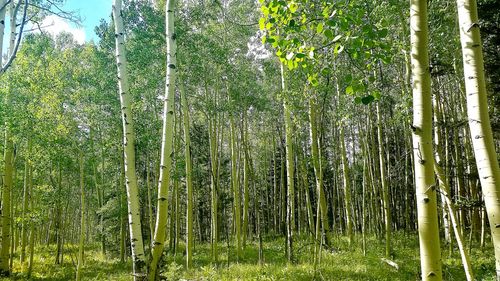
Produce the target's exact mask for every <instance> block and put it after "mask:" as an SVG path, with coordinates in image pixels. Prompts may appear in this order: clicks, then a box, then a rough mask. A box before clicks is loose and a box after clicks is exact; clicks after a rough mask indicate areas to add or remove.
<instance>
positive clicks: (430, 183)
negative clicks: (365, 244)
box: [410, 0, 442, 281]
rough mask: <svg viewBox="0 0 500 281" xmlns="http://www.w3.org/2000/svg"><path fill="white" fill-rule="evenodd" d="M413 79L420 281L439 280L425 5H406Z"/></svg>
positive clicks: (419, 0)
mask: <svg viewBox="0 0 500 281" xmlns="http://www.w3.org/2000/svg"><path fill="white" fill-rule="evenodd" d="M410 38H411V64H412V78H413V125H412V130H413V154H414V159H415V184H416V195H417V213H418V233H419V241H420V264H421V273H422V276H421V277H422V280H424V281H431V280H442V269H441V248H440V243H439V229H438V216H437V202H436V197H437V196H436V183H435V179H434V170H433V169H434V167H433V166H434V165H433V164H434V157H433V155H432V100H431V76H430V70H429V54H428V45H429V43H428V26H427V1H426V0H411V1H410Z"/></svg>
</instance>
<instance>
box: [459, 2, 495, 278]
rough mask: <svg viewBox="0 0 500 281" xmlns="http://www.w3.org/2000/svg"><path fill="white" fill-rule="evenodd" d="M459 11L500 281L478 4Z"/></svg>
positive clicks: (481, 174) (473, 123) (476, 152)
mask: <svg viewBox="0 0 500 281" xmlns="http://www.w3.org/2000/svg"><path fill="white" fill-rule="evenodd" d="M457 7H458V8H457V10H458V21H459V29H460V41H461V44H462V55H463V63H464V77H465V90H466V93H467V95H466V96H467V116H468V117H469V127H470V133H471V138H472V145H473V147H474V155H475V157H476V165H477V169H478V172H479V179H480V181H481V188H482V190H483V194H484V202H485V205H486V212H487V213H488V219H489V222H490V230H491V238H492V240H493V244H494V248H495V265H496V276H497V280H500V227H499V226H500V168H499V164H498V159H497V155H496V152H495V145H494V142H493V134H492V130H491V124H490V118H489V115H488V103H487V96H486V82H485V77H484V62H483V52H482V46H481V35H480V33H479V19H478V15H477V3H476V0H457Z"/></svg>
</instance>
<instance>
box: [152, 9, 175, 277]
mask: <svg viewBox="0 0 500 281" xmlns="http://www.w3.org/2000/svg"><path fill="white" fill-rule="evenodd" d="M174 9H175V0H167V3H166V36H167V75H166V89H165V99H164V104H163V130H162V142H161V159H160V177H159V179H158V203H157V211H156V224H155V234H154V238H153V245H151V247H152V253H151V263H150V266H149V273H148V274H149V280H155V278H156V274H157V273H156V272H157V267H158V261H159V260H160V257H161V254H162V252H163V248H164V246H165V244H164V243H165V236H166V227H167V217H168V188H169V185H170V169H171V167H172V150H173V147H172V143H173V137H174V118H175V116H174V103H175V79H176V76H177V59H176V55H177V45H176V41H175V29H174Z"/></svg>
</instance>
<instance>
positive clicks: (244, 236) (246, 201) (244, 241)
mask: <svg viewBox="0 0 500 281" xmlns="http://www.w3.org/2000/svg"><path fill="white" fill-rule="evenodd" d="M247 127H248V125H247V118H246V114H244V116H243V129H242V132H241V139H242V141H241V142H242V144H243V229H242V244H243V249H244V248H245V247H246V245H247V234H248V230H249V229H248V220H249V218H250V215H249V213H248V211H249V209H248V207H249V201H250V196H249V194H248V184H249V177H250V163H249V162H250V155H249V152H248V150H249V148H248V128H247Z"/></svg>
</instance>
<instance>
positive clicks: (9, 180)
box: [0, 1, 17, 276]
mask: <svg viewBox="0 0 500 281" xmlns="http://www.w3.org/2000/svg"><path fill="white" fill-rule="evenodd" d="M4 3H5V1H4ZM15 6H16V2H15V1H12V2H11V3H10V5H9V6H8V7H9V11H10V26H11V28H10V29H11V32H10V38H9V39H10V40H9V41H10V46H9V52H8V53H9V54H11V53H12V52H13V50H14V40H15V38H16V28H15V26H16V24H17V18H16V9H15ZM5 10H6V7H5V9H4V11H2V13H0V17H1V18H2V19H1V21H2V23H3V22H5V20H4V19H5ZM0 30H1V31H0V36H1V37H2V39H3V34H4V24H2V25H1V27H0ZM1 46H2V47H3V45H1ZM0 51H2V49H1V48H0ZM1 62H2V60H1V59H0V63H1ZM11 94H12V93H11V89H8V90H7V93H6V96H5V104H6V105H7V106H10V103H11V100H10V99H11V97H10V96H11ZM10 126H11V123H10V120H9V117H7V119H6V121H5V148H4V186H3V191H2V214H1V215H2V242H1V250H0V276H9V275H10V252H9V251H10V248H11V238H12V237H11V235H12V233H11V227H12V217H11V216H12V214H11V203H12V202H11V192H12V185H13V174H14V142H13V140H12V135H11V131H10V130H11V128H10Z"/></svg>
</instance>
